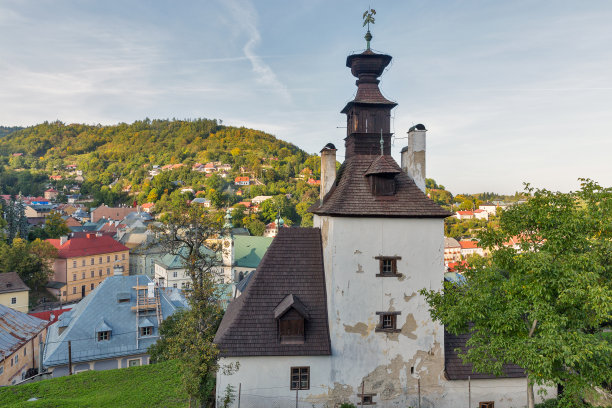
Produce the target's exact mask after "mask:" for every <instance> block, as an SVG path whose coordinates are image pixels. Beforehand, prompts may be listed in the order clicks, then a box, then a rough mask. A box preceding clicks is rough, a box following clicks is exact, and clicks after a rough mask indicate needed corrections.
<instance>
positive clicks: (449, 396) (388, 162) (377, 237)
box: [215, 49, 526, 408]
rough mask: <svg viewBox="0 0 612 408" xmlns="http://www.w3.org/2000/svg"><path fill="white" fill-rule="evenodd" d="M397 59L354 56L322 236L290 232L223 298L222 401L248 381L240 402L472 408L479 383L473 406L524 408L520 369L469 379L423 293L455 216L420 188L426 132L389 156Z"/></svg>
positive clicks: (318, 222)
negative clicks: (389, 88) (391, 79)
mask: <svg viewBox="0 0 612 408" xmlns="http://www.w3.org/2000/svg"><path fill="white" fill-rule="evenodd" d="M390 61H391V57H390V56H388V55H383V54H377V53H374V52H372V51H371V50H369V49H368V50H366V51H365V52H363V53H361V54H355V55H351V56H349V57H348V58H347V66H348V67H350V68H351V73H352V74H353V75H354V76H356V77H357V78H358V80H357V86H358V89H357V93H356V96H355V99H354V100H352V101H350V102H348V104H347V105H346V106H345V108H344V109H343V110H342V113H346V115H347V137H346V139H345V160H344V163H343V164H342V166H341V167H340V170H339V172H338V174H336V167H335V164H336V148H335V147H334V145H333V144H331V143H330V144H328V145H327V146H325V148H324V149H323V150H322V151H321V196H320V200H319V201H318V202H317V203H315V204H314V205H313V206H312V207H311V208H310V211H311V212H312V213H314V228H282V229H281V230H280V232H279V234H278V235H277V236H276V238H275V239H274V241H273V242H272V244H271V245H270V247H269V249H268V252H267V253H266V255H265V257H264V258H263V259H262V261H261V263H260V265H259V267H258V269H257V270H256V271H255V272H254V274H253V275H252V277H251V279H250V282H249V284H248V286H247V287H246V289H245V290H244V293H243V294H242V295H241V296H240V297H238V298H236V299H235V300H234V301H232V302H231V303H230V304H229V307H228V309H227V312H226V314H225V315H224V317H223V321H222V322H221V325H220V327H219V330H218V332H217V335H216V337H215V342H216V343H217V344H218V346H219V350H220V353H221V356H222V358H221V361H220V364H221V366H225V365H227V364H229V363H239V364H240V367H239V369H238V370H237V371H236V372H234V373H232V374H229V373H228V372H225V371H223V370H221V371H219V373H218V375H217V398H218V399H219V400H220V399H221V396H222V394H223V391H224V390H225V388H226V386H227V385H232V386H234V387H235V388H236V389H238V386H239V384H240V386H241V389H242V390H244V391H243V394H242V395H241V403H242V404H243V405H242V406H257V407H269V406H275V407H295V406H296V405H297V402H300V404H299V405H300V406H308V407H321V408H322V407H335V406H339V404H341V403H343V402H352V403H354V404H357V405H359V404H362V405H372V404H376V406H377V407H379V408H386V407H408V406H413V407H416V406H420V407H423V408H433V407H436V408H451V407H452V408H454V407H457V406H465V405H467V401H468V378H471V385H470V386H471V399H472V402H473V404H474V405H475V406H477V404H478V403H479V402H492V403H494V406H495V407H496V408H505V407H513V406H521V405H525V401H526V392H525V389H526V380H525V378H524V374H523V372H522V370H521V369H520V368H519V367H516V366H508V367H506V369H505V378H501V379H499V378H493V377H492V376H490V375H487V374H482V373H472V370H471V367H470V366H469V365H468V366H466V365H463V364H462V362H461V360H460V359H459V358H458V356H457V354H456V353H455V349H456V348H457V347H460V346H461V345H462V344H463V345H464V344H465V341H466V338H462V337H461V336H450V335H448V334H446V333H445V332H444V328H443V327H442V326H440V325H439V324H438V323H436V322H434V321H433V320H432V318H431V316H430V314H429V311H428V310H429V307H428V305H427V303H426V301H425V298H424V297H423V296H421V295H420V294H419V293H418V292H419V290H420V289H422V288H428V289H441V288H442V281H443V276H444V264H443V252H444V225H443V224H444V218H445V217H448V216H450V215H451V214H450V213H448V212H447V211H445V210H444V209H442V208H441V207H439V206H438V205H436V204H435V203H434V202H433V201H431V200H430V199H429V198H427V196H426V195H425V193H424V191H425V170H426V169H425V132H426V130H425V127H424V126H423V125H416V126H414V127H413V128H411V129H410V131H409V133H408V147H407V148H404V149H403V150H402V166H401V167H400V166H399V165H398V164H397V163H396V162H395V161H394V159H393V158H392V157H391V136H392V133H391V129H390V116H391V110H392V109H393V108H394V107H395V106H396V103H395V102H392V101H389V100H388V99H386V98H385V97H384V96H383V95H382V94H381V92H380V90H379V88H378V80H377V79H376V78H377V77H379V76H380V75H381V74H382V72H383V71H384V69H385V68H386V67H387V65H388V64H389V63H390ZM419 396H420V400H419ZM296 400H297V402H296ZM234 406H237V405H236V404H234ZM488 406H493V405H492V404H491V405H488Z"/></svg>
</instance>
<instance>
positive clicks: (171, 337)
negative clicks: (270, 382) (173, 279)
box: [149, 204, 223, 406]
mask: <svg viewBox="0 0 612 408" xmlns="http://www.w3.org/2000/svg"><path fill="white" fill-rule="evenodd" d="M221 219H222V218H221V217H220V216H219V214H215V213H209V212H207V211H206V210H205V209H204V208H203V207H201V206H199V205H194V206H190V205H187V204H183V205H181V206H180V207H177V208H176V209H175V210H174V211H173V212H171V213H168V214H166V218H165V224H164V225H163V226H160V227H156V228H154V231H155V233H156V236H157V239H158V243H159V244H160V245H162V246H163V247H164V248H165V250H166V251H167V252H168V253H171V254H174V255H178V256H179V257H180V258H181V259H182V260H183V263H184V265H185V270H186V273H187V274H188V275H189V276H190V278H191V285H190V288H191V289H190V290H189V291H187V292H186V294H187V301H188V302H189V309H187V310H183V311H181V312H179V313H177V314H176V315H174V316H173V317H171V318H169V319H167V320H166V321H164V322H163V323H162V328H161V334H162V338H161V339H160V340H159V341H158V342H157V343H156V344H155V345H154V346H152V348H151V349H150V350H149V351H150V353H151V358H152V359H153V360H155V361H164V360H178V361H179V364H180V371H181V374H182V379H183V386H184V390H185V392H186V393H187V394H188V395H189V396H190V398H191V399H192V400H191V401H190V405H191V404H192V403H193V400H198V401H199V402H200V406H209V405H210V403H211V402H212V403H213V405H214V399H213V400H212V401H210V400H209V399H210V398H211V396H212V394H213V390H214V384H215V380H214V375H215V373H216V372H217V369H218V364H217V361H218V354H219V352H218V350H217V347H216V345H215V344H214V343H213V339H214V337H215V333H216V331H217V327H218V326H219V323H220V322H221V318H222V317H223V308H222V307H221V304H220V302H219V296H218V290H217V283H218V282H219V281H220V278H221V277H220V270H221V269H220V268H219V265H220V263H221V262H220V261H221V256H220V253H219V252H220V250H221V248H220V247H218V246H215V245H214V244H210V242H211V241H210V240H211V239H214V238H217V237H218V236H219V233H220V231H221ZM207 241H208V242H209V244H208V245H207Z"/></svg>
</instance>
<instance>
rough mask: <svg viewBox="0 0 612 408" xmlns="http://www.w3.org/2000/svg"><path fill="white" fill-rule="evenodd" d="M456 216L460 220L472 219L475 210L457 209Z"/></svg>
mask: <svg viewBox="0 0 612 408" xmlns="http://www.w3.org/2000/svg"><path fill="white" fill-rule="evenodd" d="M454 217H455V218H457V219H458V220H471V219H473V218H474V212H473V211H457V212H456V213H455V214H454Z"/></svg>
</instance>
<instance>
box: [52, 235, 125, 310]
mask: <svg viewBox="0 0 612 408" xmlns="http://www.w3.org/2000/svg"><path fill="white" fill-rule="evenodd" d="M47 241H48V242H49V243H51V244H52V245H53V246H54V247H55V248H57V250H58V257H57V258H56V259H55V261H54V263H53V271H54V276H53V280H54V281H56V282H62V283H65V284H66V286H64V287H63V289H62V292H61V299H60V300H61V301H62V302H75V301H78V300H81V299H82V298H84V297H85V296H87V295H88V294H89V293H90V292H92V291H93V290H94V289H95V288H96V287H98V285H99V284H100V283H101V282H102V281H103V280H104V279H106V278H107V277H109V276H111V275H112V274H114V273H115V269H118V270H120V271H121V273H122V274H124V275H129V271H130V267H129V262H130V254H129V249H128V248H127V247H126V246H125V245H123V244H121V243H119V242H117V241H115V240H114V239H113V238H111V237H109V236H106V235H102V234H99V233H97V234H96V233H89V234H86V236H85V237H83V238H68V237H61V238H59V239H48V240H47Z"/></svg>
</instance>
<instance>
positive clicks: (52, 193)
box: [45, 188, 59, 200]
mask: <svg viewBox="0 0 612 408" xmlns="http://www.w3.org/2000/svg"><path fill="white" fill-rule="evenodd" d="M58 194H59V191H57V190H56V189H54V188H49V189H47V190H45V198H46V199H47V200H55V199H56V198H57V195H58Z"/></svg>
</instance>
